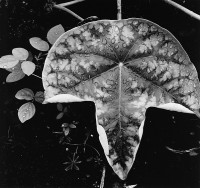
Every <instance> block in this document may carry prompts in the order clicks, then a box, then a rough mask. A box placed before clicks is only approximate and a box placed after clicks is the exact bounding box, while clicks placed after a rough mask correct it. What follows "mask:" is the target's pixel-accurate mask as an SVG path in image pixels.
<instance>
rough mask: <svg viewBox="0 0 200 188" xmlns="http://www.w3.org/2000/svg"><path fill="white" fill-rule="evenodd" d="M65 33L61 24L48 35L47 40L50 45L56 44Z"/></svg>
mask: <svg viewBox="0 0 200 188" xmlns="http://www.w3.org/2000/svg"><path fill="white" fill-rule="evenodd" d="M64 32H65V30H64V28H63V26H62V25H61V24H59V25H56V26H54V27H52V28H51V29H50V30H49V31H48V33H47V39H48V41H49V43H50V44H54V42H55V41H56V40H57V39H58V38H59V37H60V36H61V35H62V34H63V33H64Z"/></svg>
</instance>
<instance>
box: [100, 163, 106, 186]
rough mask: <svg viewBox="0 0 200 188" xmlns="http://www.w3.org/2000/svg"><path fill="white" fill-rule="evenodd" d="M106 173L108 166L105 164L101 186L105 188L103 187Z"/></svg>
mask: <svg viewBox="0 0 200 188" xmlns="http://www.w3.org/2000/svg"><path fill="white" fill-rule="evenodd" d="M105 174H106V167H105V166H103V172H102V176H101V184H100V188H103V187H104V180H105Z"/></svg>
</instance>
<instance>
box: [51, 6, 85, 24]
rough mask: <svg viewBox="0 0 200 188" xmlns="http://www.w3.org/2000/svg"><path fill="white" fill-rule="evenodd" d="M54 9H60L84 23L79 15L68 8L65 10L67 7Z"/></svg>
mask: <svg viewBox="0 0 200 188" xmlns="http://www.w3.org/2000/svg"><path fill="white" fill-rule="evenodd" d="M54 8H57V9H60V10H64V11H65V12H67V13H69V14H71V15H72V16H74V17H76V18H77V19H79V20H81V21H83V20H84V19H83V18H81V17H80V16H79V15H78V14H76V13H75V12H73V11H71V10H70V9H68V8H65V7H62V6H60V5H54Z"/></svg>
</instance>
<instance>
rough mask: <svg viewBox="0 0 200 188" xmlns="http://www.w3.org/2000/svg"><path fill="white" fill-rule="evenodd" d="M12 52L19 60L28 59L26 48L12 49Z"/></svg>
mask: <svg viewBox="0 0 200 188" xmlns="http://www.w3.org/2000/svg"><path fill="white" fill-rule="evenodd" d="M12 54H13V56H14V57H15V58H16V59H19V60H26V59H27V58H28V56H29V53H28V51H27V50H26V49H24V48H14V49H13V50H12Z"/></svg>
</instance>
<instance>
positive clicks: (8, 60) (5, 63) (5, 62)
mask: <svg viewBox="0 0 200 188" xmlns="http://www.w3.org/2000/svg"><path fill="white" fill-rule="evenodd" d="M18 63H19V60H18V59H17V58H16V57H14V56H13V55H5V56H2V57H1V58H0V68H3V69H9V68H13V67H14V66H15V65H17V64H18Z"/></svg>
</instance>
